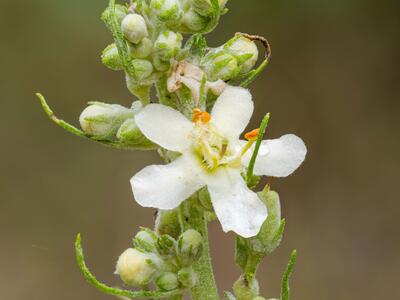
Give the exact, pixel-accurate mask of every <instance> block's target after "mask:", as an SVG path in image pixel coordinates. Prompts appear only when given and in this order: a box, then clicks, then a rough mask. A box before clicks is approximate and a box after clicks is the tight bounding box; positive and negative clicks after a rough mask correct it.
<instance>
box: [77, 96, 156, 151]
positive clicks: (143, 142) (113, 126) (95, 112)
mask: <svg viewBox="0 0 400 300" xmlns="http://www.w3.org/2000/svg"><path fill="white" fill-rule="evenodd" d="M141 109H142V103H141V102H140V101H135V102H134V103H133V104H132V107H131V108H126V107H124V106H121V105H118V104H106V103H102V102H90V103H89V106H88V107H87V108H86V109H85V110H84V111H83V112H82V114H81V116H80V118H79V122H80V124H81V127H82V129H83V131H84V132H85V133H86V134H87V135H88V136H90V137H92V138H94V139H98V140H108V141H116V142H119V143H121V144H122V145H126V146H127V147H129V146H132V147H135V148H137V149H152V148H154V144H153V143H152V142H150V141H149V140H148V139H147V138H146V137H145V136H144V135H143V134H142V133H141V131H140V130H139V128H138V127H137V125H136V123H135V115H136V114H137V113H139V112H140V110H141Z"/></svg>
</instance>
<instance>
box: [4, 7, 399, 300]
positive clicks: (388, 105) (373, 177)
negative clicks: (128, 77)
mask: <svg viewBox="0 0 400 300" xmlns="http://www.w3.org/2000/svg"><path fill="white" fill-rule="evenodd" d="M106 2H107V1H105V0H104V1H98V0H85V1H81V0H69V1H50V0H36V1H27V0H22V1H12V0H2V1H1V3H0V25H1V26H0V32H1V37H2V42H1V45H0V57H1V58H0V66H1V74H0V91H1V111H0V114H1V118H0V128H1V129H0V130H1V136H2V142H1V143H2V146H1V148H0V170H1V173H0V237H1V241H0V254H1V255H0V299H7V300H22V299H32V300H36V299H40V300H43V299H46V300H47V299H57V300H70V299H75V300H83V299H99V300H106V299H112V297H110V296H105V295H102V294H100V293H99V292H98V291H97V290H95V289H94V288H92V287H91V286H89V285H88V284H87V283H86V282H85V281H84V279H83V278H82V276H81V274H80V273H79V270H78V268H77V266H76V263H75V258H74V250H73V243H74V239H75V235H76V233H77V232H81V233H82V236H83V243H84V248H85V251H86V255H87V260H88V264H89V266H90V267H91V269H92V271H93V272H94V273H95V274H96V275H97V276H98V278H99V279H101V280H102V281H104V282H107V283H109V284H120V282H119V279H118V278H117V277H116V276H115V275H113V272H114V266H115V262H116V259H117V257H118V256H119V254H120V253H121V252H122V251H124V250H125V249H126V248H127V247H128V246H129V245H130V243H131V238H132V236H133V235H134V234H135V232H136V231H137V229H138V227H139V226H149V227H151V226H152V219H153V211H152V210H149V209H143V208H141V207H140V206H138V205H137V204H136V203H135V202H134V201H133V197H132V195H131V189H130V186H129V179H130V177H131V176H132V175H133V174H135V173H136V172H137V171H139V170H140V169H141V168H142V167H144V166H145V165H148V164H151V163H155V162H159V159H158V158H157V156H156V155H155V154H154V153H130V152H123V151H118V150H112V149H108V148H104V147H102V146H100V145H97V144H94V143H90V142H88V141H85V140H81V139H79V138H77V137H75V136H72V135H71V134H69V133H67V132H65V131H63V130H62V129H60V128H58V127H56V126H55V125H54V124H52V123H50V122H49V120H48V119H47V117H46V116H45V114H44V113H43V111H42V110H41V108H40V105H39V103H38V101H37V100H36V98H35V97H34V93H35V92H38V91H40V92H42V93H43V94H44V95H45V96H46V97H47V99H48V101H49V102H50V104H51V105H52V107H53V108H54V110H55V111H56V112H57V113H58V115H59V116H61V117H63V118H64V119H66V120H69V121H71V122H72V123H75V124H77V119H78V116H79V114H80V112H81V111H82V109H83V108H84V107H85V103H86V102H87V101H90V100H100V101H105V102H107V101H108V102H119V103H121V104H124V105H129V104H130V103H131V102H132V100H133V98H132V97H131V96H130V95H129V93H128V92H127V90H126V88H125V85H124V80H123V75H122V74H121V73H114V72H112V71H109V70H107V69H106V68H104V67H103V66H102V65H101V63H100V60H99V56H100V53H101V50H102V49H103V48H104V47H105V46H106V45H107V44H108V43H110V41H111V37H110V34H109V32H108V31H107V30H106V28H105V27H104V26H103V24H102V22H101V21H100V19H99V16H100V13H101V12H102V10H103V9H104V8H105V6H106V4H107V3H106ZM228 7H229V8H230V9H231V11H230V13H229V14H227V15H226V16H224V17H223V19H222V22H221V23H220V26H219V27H218V28H217V30H216V31H215V32H214V33H212V34H211V35H209V36H208V38H209V41H210V45H213V46H217V45H218V44H222V43H223V42H225V41H226V40H228V39H229V38H230V37H232V36H233V34H234V33H235V32H236V31H241V32H248V33H253V34H259V35H262V36H266V37H268V39H269V40H270V42H271V44H272V48H273V59H272V62H271V64H270V66H269V67H268V69H267V71H266V72H265V73H264V74H263V76H262V77H260V78H259V79H258V80H257V81H256V83H255V84H254V85H253V86H252V92H253V94H254V97H255V100H256V111H257V113H256V114H255V116H254V118H253V123H252V124H251V126H250V127H256V126H257V124H258V123H259V122H260V120H261V118H262V116H263V114H264V113H265V112H267V111H269V112H271V114H272V119H271V122H270V127H269V130H268V135H269V137H279V136H281V135H282V134H285V133H296V134H298V135H299V136H301V137H302V138H303V139H304V140H305V142H306V144H307V146H308V148H309V154H308V158H307V160H306V162H305V163H304V164H303V166H302V167H301V169H299V170H298V171H297V172H296V173H295V174H294V175H292V176H291V177H289V178H286V179H272V180H269V182H270V183H271V185H272V188H273V189H274V190H277V191H278V192H279V193H280V195H281V200H282V204H283V216H285V217H286V218H287V231H286V235H285V238H284V241H283V243H282V246H281V247H280V248H278V250H276V251H275V252H274V253H273V254H272V255H271V256H269V257H268V258H267V259H266V260H265V262H264V264H263V265H262V267H261V268H260V270H259V275H258V277H259V281H260V282H261V283H262V290H263V294H264V295H266V296H267V298H277V297H279V284H280V278H281V275H282V272H283V270H284V268H285V265H286V263H287V260H288V258H289V254H290V251H291V250H292V249H297V250H298V252H299V259H298V264H297V266H296V268H295V273H294V276H293V278H292V281H291V288H292V299H293V300H296V299H298V300H300V299H307V300H321V299H322V300H337V299H343V300H347V299H349V300H353V299H399V298H400V287H399V284H398V278H399V273H398V272H399V269H400V256H399V255H400V254H399V251H400V234H399V225H398V224H399V223H398V222H399V217H400V202H399V200H400V199H399V192H398V187H399V185H398V180H399V157H398V155H399V152H400V147H399V146H400V139H399V132H398V130H399V129H400V124H399V122H398V121H399V115H398V114H399V113H400V101H399V100H400V76H399V74H398V72H399V70H398V69H399V65H400V15H399V11H400V2H399V1H395V0H393V1H390V0H381V1H368V0H351V1H348V0H347V1H345V0H337V1H328V0H303V1H285V0H247V1H238V0H231V1H230V3H229V5H228ZM211 236H212V252H213V257H214V258H216V259H215V260H214V266H215V270H216V275H217V279H218V282H219V287H220V289H221V291H222V290H229V289H230V288H231V285H232V283H233V282H234V281H235V280H236V278H237V277H238V276H239V269H238V268H237V267H236V266H235V265H234V262H233V245H234V244H233V235H231V234H228V235H226V234H222V232H221V228H220V225H219V224H218V223H217V222H216V223H214V224H213V225H212V229H211Z"/></svg>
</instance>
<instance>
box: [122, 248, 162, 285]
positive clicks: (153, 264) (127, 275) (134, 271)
mask: <svg viewBox="0 0 400 300" xmlns="http://www.w3.org/2000/svg"><path fill="white" fill-rule="evenodd" d="M161 264H162V261H161V260H160V258H159V257H157V256H156V255H155V254H153V253H143V252H140V251H138V250H136V249H133V248H130V249H128V250H126V251H125V252H124V253H122V254H121V256H120V257H119V259H118V262H117V266H116V271H115V273H116V274H118V275H119V276H120V277H121V279H122V281H123V282H125V283H126V284H128V285H131V286H141V285H146V284H148V283H150V282H151V281H152V280H153V279H154V277H155V276H156V274H157V273H158V270H159V269H160V267H161Z"/></svg>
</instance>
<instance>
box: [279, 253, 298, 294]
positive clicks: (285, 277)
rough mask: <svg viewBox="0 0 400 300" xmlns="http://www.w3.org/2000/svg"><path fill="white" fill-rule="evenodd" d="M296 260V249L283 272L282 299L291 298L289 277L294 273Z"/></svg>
mask: <svg viewBox="0 0 400 300" xmlns="http://www.w3.org/2000/svg"><path fill="white" fill-rule="evenodd" d="M296 260H297V251H296V250H294V251H293V252H292V254H291V256H290V260H289V263H288V265H287V267H286V270H285V273H284V274H283V278H282V290H281V300H289V296H290V288H289V278H290V275H292V272H293V268H294V265H295V263H296Z"/></svg>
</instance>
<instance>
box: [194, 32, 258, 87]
mask: <svg viewBox="0 0 400 300" xmlns="http://www.w3.org/2000/svg"><path fill="white" fill-rule="evenodd" d="M257 60H258V48H257V46H256V44H255V42H254V41H252V40H250V39H248V38H247V37H244V36H242V35H240V34H237V35H236V36H235V37H233V38H232V39H231V40H229V41H228V42H227V43H225V44H224V45H222V46H220V47H218V48H214V49H211V50H210V51H209V52H208V53H207V54H206V56H205V57H204V58H203V59H202V61H201V67H202V68H203V69H204V71H205V72H206V75H207V77H208V78H209V80H211V81H216V80H218V79H222V80H224V81H229V80H232V79H234V78H236V77H237V76H239V75H243V74H246V73H248V72H249V71H250V70H251V69H252V68H253V67H254V66H255V64H256V62H257Z"/></svg>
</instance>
